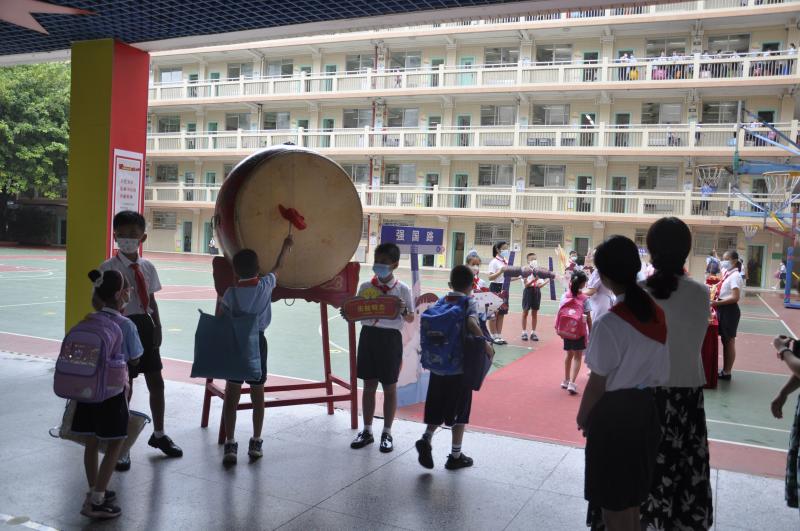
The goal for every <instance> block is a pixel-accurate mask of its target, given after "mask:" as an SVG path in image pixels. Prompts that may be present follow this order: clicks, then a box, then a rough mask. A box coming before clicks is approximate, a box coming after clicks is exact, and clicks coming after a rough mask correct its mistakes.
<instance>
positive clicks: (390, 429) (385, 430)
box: [382, 426, 392, 435]
mask: <svg viewBox="0 0 800 531" xmlns="http://www.w3.org/2000/svg"><path fill="white" fill-rule="evenodd" d="M382 433H388V434H389V435H391V434H392V428H391V426H389V427H388V428H387V427H386V426H384V427H383V432H382Z"/></svg>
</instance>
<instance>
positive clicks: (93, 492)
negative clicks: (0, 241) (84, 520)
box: [56, 270, 144, 519]
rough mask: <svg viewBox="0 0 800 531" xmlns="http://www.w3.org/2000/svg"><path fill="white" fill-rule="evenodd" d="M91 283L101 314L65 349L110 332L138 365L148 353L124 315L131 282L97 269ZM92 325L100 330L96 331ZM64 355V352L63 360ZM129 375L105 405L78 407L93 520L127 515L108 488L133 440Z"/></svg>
mask: <svg viewBox="0 0 800 531" xmlns="http://www.w3.org/2000/svg"><path fill="white" fill-rule="evenodd" d="M89 279H90V280H91V281H92V283H93V284H94V292H93V295H92V305H93V306H94V308H95V309H96V310H98V311H97V312H95V313H93V314H90V315H89V316H87V318H86V319H85V320H84V321H82V322H81V323H79V324H78V325H76V326H75V327H74V328H73V329H72V330H70V332H69V333H68V334H67V337H66V338H64V345H66V346H69V345H70V344H71V343H72V342H73V339H72V337H75V338H76V339H74V343H72V344H77V342H78V340H77V334H78V333H81V337H82V338H84V337H88V335H89V334H90V333H91V331H94V333H96V334H97V335H98V336H99V335H100V334H103V333H105V334H108V337H110V338H111V339H112V341H111V346H112V348H114V349H121V351H122V352H121V354H122V356H123V357H124V360H125V361H126V362H128V363H129V364H131V365H135V364H136V363H138V361H139V358H140V357H141V356H142V354H143V353H144V349H143V348H142V343H141V341H140V340H139V334H138V332H137V330H136V325H134V324H133V322H132V321H131V320H130V319H128V318H127V317H123V315H122V314H121V313H120V312H122V310H124V308H125V306H126V305H127V303H128V300H129V299H130V285H129V284H128V283H127V281H126V280H125V277H123V276H122V274H121V273H120V272H119V271H115V270H109V271H106V272H105V273H100V272H99V271H97V270H92V271H91V272H90V273H89ZM90 326H91V327H94V328H90ZM71 336H72V337H71ZM63 352H64V351H63V347H62V356H63ZM119 354H120V353H119V352H111V353H109V354H108V356H107V359H111V358H112V357H119ZM59 358H61V356H60V357H59ZM58 367H59V366H58V364H57V365H56V390H57V391H58V390H59V381H58V378H59V374H58V370H59V369H58ZM123 372H124V373H125V374H123V375H122V376H123V377H124V380H122V379H121V378H120V379H118V378H114V380H115V381H120V380H121V381H123V382H124V383H123V385H122V389H121V390H120V391H119V392H118V393H116V394H114V395H113V396H111V397H110V398H106V399H105V400H103V401H101V402H82V401H80V399H77V398H75V400H76V402H77V407H76V408H75V415H74V417H73V419H72V432H73V433H75V434H77V435H86V436H88V438H87V441H86V448H85V450H84V454H83V464H84V467H85V469H86V479H87V481H88V483H89V493H88V494H87V495H86V498H85V500H84V502H83V507H82V508H81V514H82V515H84V516H88V517H89V518H97V519H109V518H116V517H117V516H119V515H120V514H122V510H121V509H120V508H119V507H118V506H117V505H115V504H114V501H115V499H116V493H115V492H114V491H112V490H108V489H107V487H108V483H109V481H110V480H111V474H112V473H113V472H114V466H115V465H116V463H117V459H118V458H119V452H120V450H121V449H122V443H123V442H124V440H125V439H126V438H127V436H128V400H127V396H126V391H127V386H128V376H127V370H123ZM111 380H112V379H111V378H108V379H106V380H105V381H106V383H109V382H110V381H111ZM114 390H116V388H115V389H114ZM98 392H99V393H103V392H104V393H105V394H108V393H109V390H108V389H102V390H98ZM112 392H113V391H112ZM101 440H102V441H107V442H108V448H107V450H106V454H105V456H104V457H103V461H102V463H101V464H100V467H99V468H98V463H97V461H98V444H99V442H100V441H101Z"/></svg>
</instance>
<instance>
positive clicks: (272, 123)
mask: <svg viewBox="0 0 800 531" xmlns="http://www.w3.org/2000/svg"><path fill="white" fill-rule="evenodd" d="M289 116H290V114H289V113H288V112H265V113H264V129H280V130H284V129H289V128H291V121H290V119H289Z"/></svg>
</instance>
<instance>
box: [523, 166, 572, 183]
mask: <svg viewBox="0 0 800 531" xmlns="http://www.w3.org/2000/svg"><path fill="white" fill-rule="evenodd" d="M566 174H567V167H566V166H553V165H550V164H532V165H531V169H530V177H529V184H530V186H534V187H538V188H564V182H565V176H566Z"/></svg>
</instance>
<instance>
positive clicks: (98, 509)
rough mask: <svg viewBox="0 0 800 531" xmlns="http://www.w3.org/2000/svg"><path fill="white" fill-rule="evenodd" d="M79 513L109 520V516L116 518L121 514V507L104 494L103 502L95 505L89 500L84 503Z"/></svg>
mask: <svg viewBox="0 0 800 531" xmlns="http://www.w3.org/2000/svg"><path fill="white" fill-rule="evenodd" d="M81 514H82V515H83V516H86V517H88V518H92V519H96V520H110V519H111V518H116V517H117V516H119V515H121V514H122V509H120V508H119V507H118V506H116V505H114V504H113V503H111V502H110V501H109V500H108V496H106V498H105V500H103V503H101V504H100V505H95V504H93V503H92V502H91V500H90V501H89V503H87V504H85V505H84V506H83V508H82V509H81Z"/></svg>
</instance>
